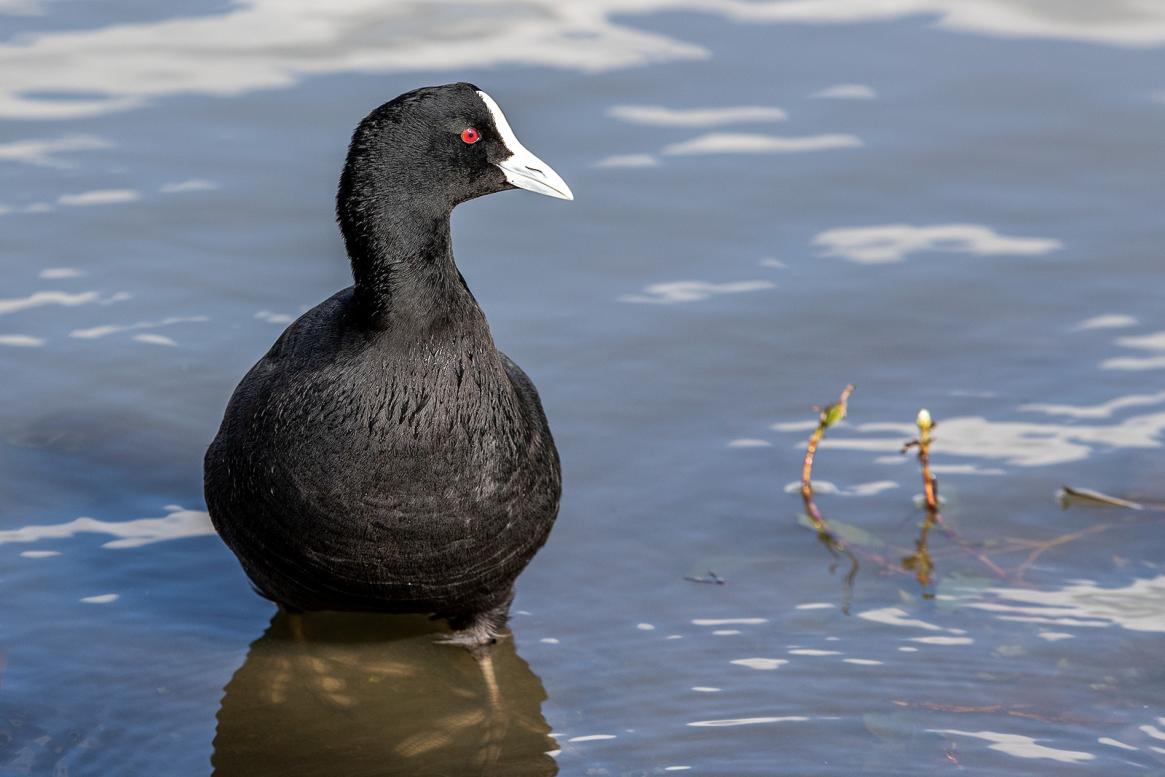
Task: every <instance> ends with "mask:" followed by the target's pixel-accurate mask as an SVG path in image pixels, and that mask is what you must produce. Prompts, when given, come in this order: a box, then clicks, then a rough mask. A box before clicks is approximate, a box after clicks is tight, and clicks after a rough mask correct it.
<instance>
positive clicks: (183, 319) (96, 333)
mask: <svg viewBox="0 0 1165 777" xmlns="http://www.w3.org/2000/svg"><path fill="white" fill-rule="evenodd" d="M209 320H210V319H209V318H208V317H207V316H171V317H169V318H163V319H162V320H160V321H138V322H136V323H133V324H104V325H102V326H94V327H90V328H88V329H74V330H73V331H72V332H69V337H79V338H81V339H82V340H94V339H96V338H98V337H107V336H109V335H112V334H118V333H120V332H133V331H137V330H140V329H157V328H159V327H163V326H173V325H174V324H192V323H202V322H204V321H209Z"/></svg>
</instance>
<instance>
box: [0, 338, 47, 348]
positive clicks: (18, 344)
mask: <svg viewBox="0 0 1165 777" xmlns="http://www.w3.org/2000/svg"><path fill="white" fill-rule="evenodd" d="M44 344H45V339H44V338H43V337H34V336H32V335H0V345H7V346H10V347H13V348H40V347H41V346H42V345H44Z"/></svg>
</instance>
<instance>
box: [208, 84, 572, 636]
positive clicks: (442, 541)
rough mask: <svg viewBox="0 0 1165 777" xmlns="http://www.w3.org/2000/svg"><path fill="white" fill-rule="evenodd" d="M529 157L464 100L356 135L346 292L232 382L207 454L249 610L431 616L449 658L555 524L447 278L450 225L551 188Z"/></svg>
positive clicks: (543, 467) (412, 95) (544, 474)
mask: <svg viewBox="0 0 1165 777" xmlns="http://www.w3.org/2000/svg"><path fill="white" fill-rule="evenodd" d="M491 105H492V106H493V107H492V108H491ZM468 128H472V129H474V130H475V131H476V132H477V133H478V136H479V137H478V139H476V140H472V138H473V137H475V136H471V135H468V134H465V133H466V132H467V131H468ZM467 138H470V139H471V140H467ZM507 138H508V139H509V142H508V143H507ZM515 145H516V146H517V148H516V149H515V148H514V146H515ZM531 160H532V161H533V162H535V163H537V162H540V160H538V159H537V158H536V157H533V155H531V154H529V152H528V151H526V150H525V149H523V148H522V147H521V146H520V144H517V142H516V140H515V139H513V137H512V132H511V131H510V130H509V127H508V125H507V124H506V123H505V119H504V117H503V116H501V114H500V111H498V110H496V104H493V103H492V101H490V100H489V98H488V97H487V96H485V95H484V94H482V93H481V92H479V91H478V90H477V89H476V88H475V87H473V86H472V85H470V84H452V85H448V86H441V87H431V88H425V89H418V90H416V91H413V92H409V93H407V94H404V95H402V96H400V97H398V98H396V99H395V100H392V101H391V102H388V103H386V104H385V105H382V106H381V107H380V108H378V109H376V110H375V111H373V112H372V113H371V114H369V116H368V117H367V118H365V119H364V121H363V122H361V124H360V126H359V127H358V128H357V130H356V132H355V134H354V136H353V138H352V143H351V146H350V149H349V152H348V159H347V163H346V164H345V167H344V172H343V175H342V177H341V181H340V189H339V195H338V198H337V215H338V220H339V223H340V228H341V231H342V233H343V237H344V241H345V244H346V246H347V250H348V255H349V258H350V260H351V263H352V272H353V276H354V280H355V283H354V285H353V286H352V287H350V288H347V289H344V290H343V291H340V292H338V293H337V294H335V295H334V296H332V297H331V298H330V299H328V300H326V301H325V302H323V303H321V304H320V305H317V306H316V307H315V308H313V309H312V310H310V311H308V312H307V313H305V314H304V315H303V316H301V317H300V318H299V319H298V320H297V321H295V322H294V323H293V324H291V325H290V326H289V327H288V328H287V330H286V331H285V332H284V333H283V335H282V336H281V337H280V338H279V339H278V340H277V341H276V342H275V345H274V346H272V348H271V350H270V351H269V352H268V353H267V355H266V356H264V357H263V359H262V360H260V361H259V363H258V364H256V365H255V366H254V367H253V368H252V369H251V371H250V372H249V373H247V375H246V377H245V378H243V380H242V382H241V383H240V384H239V386H238V388H237V389H236V390H235V393H234V395H233V396H232V397H231V400H230V403H229V404H228V406H227V409H226V413H225V416H224V418H223V422H222V427H221V428H220V430H219V433H218V436H217V437H216V438H215V440H214V442H213V443H212V444H211V446H210V448H209V450H208V451H207V454H206V467H205V491H206V501H207V505H208V508H209V510H210V514H211V518H212V520H213V522H214V525H215V528H216V529H217V530H218V532H219V534H220V535H221V536H222V538H223V540H224V541H225V542H226V544H227V545H228V546H229V547H230V548H231V550H232V551H234V553H235V555H236V556H238V558H239V561H240V562H241V563H242V566H243V568H244V569H245V570H246V573H247V575H248V576H249V577H250V579H251V581H252V583H253V584H254V586H255V588H256V589H257V590H258V591H259V592H260V593H261V594H263V595H264V596H266V597H268V598H270V599H272V600H274V601H275V602H278V603H280V604H281V605H284V606H286V607H288V608H291V609H299V610H372V611H383V612H427V613H434V614H436V615H438V616H440V617H443V618H447V619H448V620H449V622H450V625H451V626H452V627H453V628H454V629H455V630H457V631H458V632H460V633H459V634H458V636H457V639H458V641H461V642H464V643H466V644H481V643H484V642H487V641H489V640H491V639H492V638H493V637H494V636H496V634H497V633H498V631H499V629H501V628H502V626H503V625H504V623H505V619H506V615H507V612H508V609H509V603H510V600H511V598H512V590H513V583H514V580H515V579H516V578H517V576H518V574H519V573H520V572H521V571H522V569H523V568H525V566H526V565H527V564H528V563H529V561H530V559H531V558H532V557H533V556H534V554H535V552H536V551H537V550H538V549H539V548H540V547H541V546H542V544H543V543H544V542H545V541H546V538H547V535H548V534H549V532H550V529H551V526H552V525H553V523H554V520H555V517H556V515H557V512H558V501H559V496H560V493H561V477H560V470H559V461H558V453H557V451H556V450H555V446H554V441H553V439H552V438H551V435H550V429H549V427H548V426H547V422H546V417H545V415H544V414H543V411H542V406H541V403H540V401H539V398H538V392H537V391H536V390H535V388H534V384H533V383H532V382H531V381H530V379H529V378H528V377H527V376H526V374H525V373H524V372H523V371H522V370H521V368H519V367H518V365H516V364H515V363H514V362H513V361H511V360H510V359H509V358H508V357H507V356H506V355H505V354H503V353H501V352H500V351H498V350H497V348H496V347H495V346H494V342H493V338H492V337H491V335H490V329H489V325H488V324H487V322H486V319H485V316H484V314H483V313H482V311H481V309H480V308H479V307H478V305H477V302H476V300H475V299H474V297H473V295H472V294H471V293H470V291H469V289H468V287H467V286H466V284H465V281H464V279H463V278H462V277H461V274H460V273H459V272H458V270H457V267H456V265H455V263H454V260H453V253H452V249H451V239H450V227H449V218H450V212H451V211H452V209H453V208H454V206H456V205H457V204H458V203H460V202H464V201H466V200H469V199H472V198H474V197H478V196H481V195H484V194H489V193H491V192H497V191H502V190H504V189H510V188H514V187H515V186H521V187H522V188H530V189H534V190H540V189H538V187H539V186H542V187H544V188H548V187H550V186H551V185H553V186H557V184H558V183H561V179H560V178H558V177H557V175H556V174H555V173H554V172H553V171H552V170H550V168H549V167H545V166H544V165H542V167H544V169H541V168H540V167H539V165H536V164H532V163H531ZM518 163H521V165H519V166H520V167H524V168H525V171H524V172H514V168H515V165H518ZM531 171H532V172H531ZM523 175H527V176H537V177H538V179H539V180H531V181H526V179H524V178H522V177H521V176H523ZM546 181H549V182H550V184H547V183H545V182H546ZM555 182H557V183H555ZM559 189H561V190H564V192H565V193H558V194H557V195H556V196H562V197H565V198H570V192H569V189H566V188H565V184H562V185H561V187H559V188H558V189H555V190H554V191H556V192H558V191H559Z"/></svg>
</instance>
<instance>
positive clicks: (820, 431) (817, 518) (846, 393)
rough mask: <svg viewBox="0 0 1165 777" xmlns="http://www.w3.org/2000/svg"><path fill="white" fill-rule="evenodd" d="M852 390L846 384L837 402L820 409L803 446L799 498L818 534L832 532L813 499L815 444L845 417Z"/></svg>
mask: <svg viewBox="0 0 1165 777" xmlns="http://www.w3.org/2000/svg"><path fill="white" fill-rule="evenodd" d="M853 391H854V387H853V384H852V383H850V384H847V385H846V387H845V388H844V389H842V391H841V396H840V397H838V399H837V402H836V403H834V404H832V405H829V406H828V407H826V408H825V409H824V410H822V411H821V415H820V417H819V418H818V420H817V428H816V429H814V430H813V433H812V434H811V435H809V442H808V443H807V444H806V446H805V460H804V461H803V462H802V464H801V499H802V501H804V502H805V512H806V513H807V514H808V515H809V520H810V521H812V522H813V528H815V529H817V532H818V534H819V535H820V534H827V535H829V536H830V537H832V536H833V533H832V532H830V531H829V525H828V524H827V523H826V522H825V518H824V517H823V516H822V515H821V510H819V509H818V508H817V503H816V502H814V501H813V458H814V456H816V455H817V446H818V445H820V444H821V438H822V437H823V436H824V435H825V430H826V429H828V428H829V427H831V426H833V425H834V424H835V423H837V422H838V421H840V420H842V419H843V418H845V414H846V410H847V409H848V403H849V397H850V394H852V393H853ZM835 539H836V538H835Z"/></svg>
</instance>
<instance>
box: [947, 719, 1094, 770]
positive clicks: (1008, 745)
mask: <svg viewBox="0 0 1165 777" xmlns="http://www.w3.org/2000/svg"><path fill="white" fill-rule="evenodd" d="M927 731H929V732H930V733H932V734H947V735H949V736H960V737H971V738H973V739H981V740H983V741H985V742H990V743H991V744H990V745H988V747H989V749H991V750H998V751H999V752H1001V753H1007V754H1008V755H1013V756H1015V757H1016V758H1044V759H1047V760H1051V761H1059V762H1060V763H1079V762H1080V761H1092V760H1095V759H1096V756H1094V755H1093V754H1092V753H1083V752H1080V751H1078V750H1060V749H1058V748H1054V747H1048V746H1047V745H1041V744H1040V743H1039V742H1038V741H1036V740H1035V739H1033V738H1032V737H1025V736H1023V735H1021V734H1003V733H1000V732H998V731H960V730H958V729H953V728H928V729H927Z"/></svg>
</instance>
